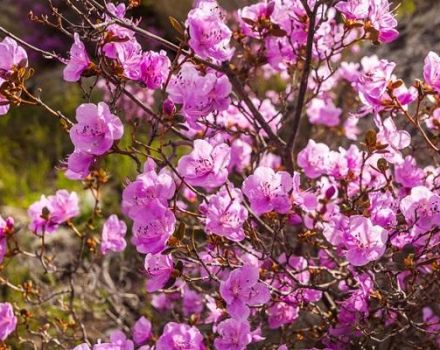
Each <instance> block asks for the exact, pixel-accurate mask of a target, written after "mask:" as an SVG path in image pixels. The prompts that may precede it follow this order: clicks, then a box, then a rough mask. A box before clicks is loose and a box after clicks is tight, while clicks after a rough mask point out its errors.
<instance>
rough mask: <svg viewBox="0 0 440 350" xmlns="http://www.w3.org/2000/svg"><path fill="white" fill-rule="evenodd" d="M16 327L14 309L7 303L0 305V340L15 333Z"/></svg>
mask: <svg viewBox="0 0 440 350" xmlns="http://www.w3.org/2000/svg"><path fill="white" fill-rule="evenodd" d="M15 327H17V317H15V315H14V309H13V308H12V305H11V304H9V303H0V340H1V341H5V340H6V338H7V337H8V336H9V335H10V334H11V333H12V332H13V331H15Z"/></svg>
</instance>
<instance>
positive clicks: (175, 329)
mask: <svg viewBox="0 0 440 350" xmlns="http://www.w3.org/2000/svg"><path fill="white" fill-rule="evenodd" d="M205 349H206V348H205V345H204V344H203V336H202V334H201V333H200V331H199V330H198V329H197V328H196V327H191V326H188V325H187V324H183V323H175V322H169V323H167V324H166V325H165V328H164V330H163V333H162V335H161V336H160V338H159V339H158V340H157V343H156V350H205Z"/></svg>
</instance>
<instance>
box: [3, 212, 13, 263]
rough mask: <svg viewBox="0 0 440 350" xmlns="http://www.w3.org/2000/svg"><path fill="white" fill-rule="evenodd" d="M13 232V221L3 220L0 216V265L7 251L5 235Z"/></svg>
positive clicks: (11, 219) (10, 218) (9, 218)
mask: <svg viewBox="0 0 440 350" xmlns="http://www.w3.org/2000/svg"><path fill="white" fill-rule="evenodd" d="M13 230H14V219H13V218H12V217H8V218H6V220H4V219H3V218H2V217H1V216H0V264H1V263H2V262H3V259H4V257H5V255H6V252H7V250H8V246H7V235H8V234H9V233H10V232H12V231H13Z"/></svg>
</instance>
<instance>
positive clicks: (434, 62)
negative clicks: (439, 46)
mask: <svg viewBox="0 0 440 350" xmlns="http://www.w3.org/2000/svg"><path fill="white" fill-rule="evenodd" d="M423 77H424V78H425V82H426V83H427V84H428V85H430V86H431V87H432V88H433V89H434V90H435V91H436V92H437V93H440V56H439V55H437V54H436V53H435V52H432V51H431V52H429V53H428V56H426V58H425V66H424V68H423Z"/></svg>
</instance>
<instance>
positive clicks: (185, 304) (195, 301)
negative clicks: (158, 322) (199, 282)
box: [182, 285, 205, 316]
mask: <svg viewBox="0 0 440 350" xmlns="http://www.w3.org/2000/svg"><path fill="white" fill-rule="evenodd" d="M182 294H183V297H182V311H183V314H184V315H185V316H191V315H193V314H195V315H200V314H201V313H202V311H203V308H204V306H205V303H204V301H203V298H202V296H201V295H200V294H199V293H197V292H196V291H194V290H192V289H190V288H189V287H188V286H187V285H186V286H185V287H184V288H183V290H182Z"/></svg>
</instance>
